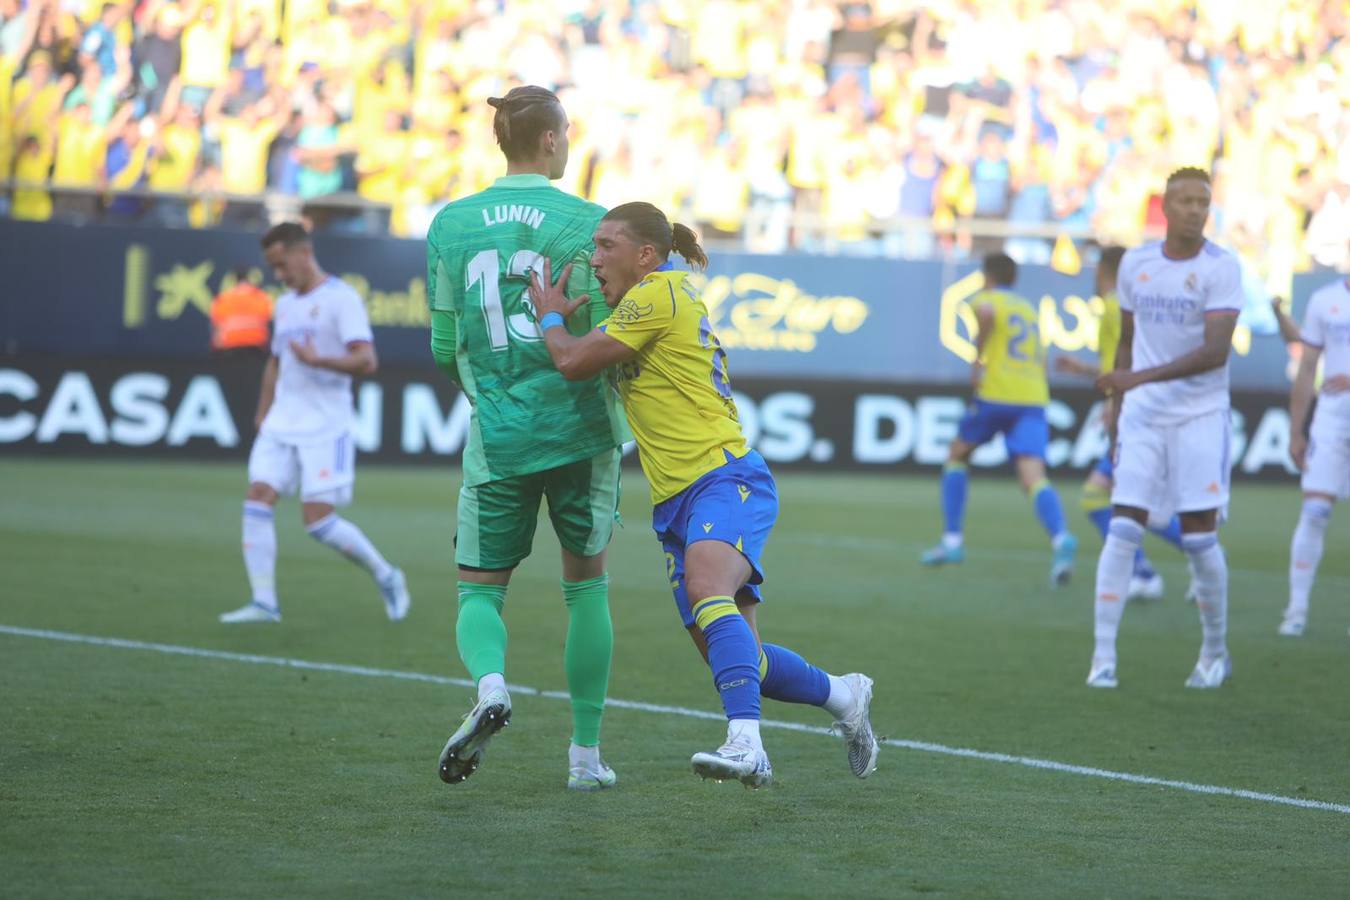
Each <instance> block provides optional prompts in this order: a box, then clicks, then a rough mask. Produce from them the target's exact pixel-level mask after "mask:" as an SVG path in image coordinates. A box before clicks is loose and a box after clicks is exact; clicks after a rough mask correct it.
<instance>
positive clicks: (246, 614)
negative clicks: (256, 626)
mask: <svg viewBox="0 0 1350 900" xmlns="http://www.w3.org/2000/svg"><path fill="white" fill-rule="evenodd" d="M220 621H221V622H223V623H225V624H226V625H238V624H240V623H243V622H280V621H281V610H279V609H277V608H276V607H274V606H263V605H262V604H261V603H258V602H256V601H255V602H253V603H249V604H247V605H245V606H241V607H239V608H238V609H234V610H230V611H229V612H227V613H221V614H220Z"/></svg>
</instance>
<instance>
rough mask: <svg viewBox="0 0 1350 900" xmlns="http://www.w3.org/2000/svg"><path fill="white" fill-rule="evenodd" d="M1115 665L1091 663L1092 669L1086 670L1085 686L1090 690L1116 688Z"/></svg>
mask: <svg viewBox="0 0 1350 900" xmlns="http://www.w3.org/2000/svg"><path fill="white" fill-rule="evenodd" d="M1118 685H1119V682H1118V681H1116V664H1115V663H1114V662H1098V661H1097V660H1095V659H1094V660H1093V661H1092V667H1091V668H1090V669H1089V670H1088V677H1087V686H1088V687H1090V688H1113V687H1117V686H1118Z"/></svg>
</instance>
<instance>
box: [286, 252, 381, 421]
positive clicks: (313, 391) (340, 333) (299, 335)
mask: <svg viewBox="0 0 1350 900" xmlns="http://www.w3.org/2000/svg"><path fill="white" fill-rule="evenodd" d="M306 340H309V341H311V342H312V343H313V345H314V350H315V351H316V352H317V353H318V354H319V355H320V356H342V355H344V354H345V353H346V352H347V345H348V344H350V343H352V342H353V341H369V340H372V335H371V331H370V319H369V318H367V316H366V307H365V304H363V303H362V302H361V295H360V294H358V293H356V291H355V290H353V289H352V287H351V286H350V285H348V284H347V283H346V282H344V281H342V280H341V279H339V278H336V277H334V276H332V275H330V276H328V277H327V278H326V279H324V281H323V282H322V283H320V284H319V286H318V287H316V288H314V290H312V291H310V292H309V293H308V294H300V295H297V294H296V293H295V292H293V291H289V292H287V293H285V294H283V295H282V296H281V298H280V299H278V300H277V305H276V313H275V318H274V330H273V333H272V355H273V356H275V357H276V358H277V363H278V367H277V389H276V394H275V395H274V397H273V399H272V408H271V409H269V410H268V411H267V417H266V418H265V419H264V420H263V425H262V430H263V431H264V432H266V433H268V434H270V435H272V436H273V437H275V438H276V439H277V440H279V441H283V442H285V443H288V444H308V443H313V442H318V441H324V440H330V439H332V438H334V437H335V436H337V435H339V434H342V433H344V432H348V431H350V430H351V429H352V425H353V423H354V420H355V410H354V409H353V406H352V379H351V376H350V375H344V374H342V373H341V372H334V371H332V370H331V369H320V368H318V367H316V366H307V365H305V364H304V363H302V362H300V360H298V359H296V357H295V353H294V352H293V351H292V350H291V341H295V342H296V343H297V344H303V343H304V342H305V341H306Z"/></svg>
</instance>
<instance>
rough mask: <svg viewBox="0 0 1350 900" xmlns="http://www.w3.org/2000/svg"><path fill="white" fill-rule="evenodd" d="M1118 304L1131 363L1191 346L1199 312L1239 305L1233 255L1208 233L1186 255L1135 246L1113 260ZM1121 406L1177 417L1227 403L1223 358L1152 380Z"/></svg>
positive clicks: (1165, 358) (1155, 362)
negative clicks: (1130, 321)
mask: <svg viewBox="0 0 1350 900" xmlns="http://www.w3.org/2000/svg"><path fill="white" fill-rule="evenodd" d="M1116 292H1117V294H1118V295H1119V297H1120V308H1121V309H1122V310H1123V311H1127V312H1130V313H1133V314H1134V343H1133V344H1131V345H1130V346H1131V348H1132V350H1133V365H1132V366H1131V368H1133V369H1134V370H1135V371H1136V372H1137V371H1140V370H1141V369H1151V368H1153V367H1154V366H1161V365H1164V364H1165V363H1169V362H1171V361H1172V360H1174V359H1177V358H1178V357H1182V356H1185V355H1186V354H1187V353H1190V352H1191V351H1193V350H1198V349H1199V348H1200V347H1201V346H1203V345H1204V343H1205V316H1206V315H1208V314H1210V313H1217V312H1231V313H1238V312H1240V311H1241V310H1242V304H1243V293H1242V274H1241V272H1240V271H1239V268H1238V261H1237V257H1235V256H1234V255H1233V254H1231V253H1229V252H1228V251H1227V250H1224V249H1223V248H1222V247H1219V246H1217V245H1216V244H1213V243H1211V242H1209V241H1205V244H1204V246H1203V247H1202V248H1201V250H1200V252H1199V253H1197V254H1196V255H1195V256H1193V257H1191V258H1190V259H1168V258H1167V257H1166V256H1165V255H1164V254H1163V245H1162V242H1161V241H1158V242H1156V243H1152V244H1145V245H1144V246H1142V247H1136V248H1135V249H1133V250H1130V251H1129V252H1127V253H1126V254H1125V257H1124V258H1123V259H1122V260H1121V262H1120V275H1119V276H1118V277H1117V281H1116ZM1125 405H1126V407H1128V408H1130V409H1132V410H1134V411H1135V412H1137V413H1142V414H1144V415H1145V417H1146V418H1147V419H1148V420H1149V421H1152V422H1156V423H1158V424H1168V423H1176V422H1183V421H1185V420H1187V419H1191V418H1194V417H1195V416H1202V415H1205V414H1206V413H1211V412H1214V411H1216V410H1221V409H1228V406H1229V399H1228V363H1227V362H1225V363H1224V364H1223V365H1222V366H1220V367H1218V368H1217V369H1211V370H1210V371H1208V372H1201V373H1200V374H1198V375H1191V376H1189V377H1186V378H1177V379H1174V380H1172V381H1155V382H1152V383H1150V384H1145V385H1141V386H1139V387H1137V388H1134V389H1133V390H1131V391H1130V392H1129V393H1127V394H1126V395H1125Z"/></svg>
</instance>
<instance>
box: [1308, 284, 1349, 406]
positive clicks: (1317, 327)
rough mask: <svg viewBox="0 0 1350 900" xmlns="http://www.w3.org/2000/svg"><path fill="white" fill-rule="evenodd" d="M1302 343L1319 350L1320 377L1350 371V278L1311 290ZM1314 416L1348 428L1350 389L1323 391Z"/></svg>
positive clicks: (1344, 373)
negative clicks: (1333, 392) (1334, 391)
mask: <svg viewBox="0 0 1350 900" xmlns="http://www.w3.org/2000/svg"><path fill="white" fill-rule="evenodd" d="M1303 343H1305V344H1308V345H1309V346H1311V347H1317V348H1318V349H1319V350H1321V351H1322V379H1323V381H1325V380H1326V379H1328V378H1331V377H1332V376H1333V375H1350V279H1346V278H1342V279H1340V280H1338V281H1336V282H1335V283H1333V284H1329V285H1327V286H1326V287H1323V288H1319V289H1318V290H1316V291H1314V292H1313V295H1312V297H1311V299H1309V300H1308V309H1307V311H1306V312H1304V314H1303ZM1317 417H1318V419H1319V420H1321V419H1323V418H1324V417H1330V419H1332V420H1335V421H1337V422H1339V423H1341V424H1342V425H1343V427H1345V428H1350V393H1346V392H1342V393H1339V394H1323V395H1322V396H1321V397H1319V398H1318V400H1317Z"/></svg>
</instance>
